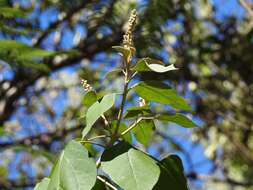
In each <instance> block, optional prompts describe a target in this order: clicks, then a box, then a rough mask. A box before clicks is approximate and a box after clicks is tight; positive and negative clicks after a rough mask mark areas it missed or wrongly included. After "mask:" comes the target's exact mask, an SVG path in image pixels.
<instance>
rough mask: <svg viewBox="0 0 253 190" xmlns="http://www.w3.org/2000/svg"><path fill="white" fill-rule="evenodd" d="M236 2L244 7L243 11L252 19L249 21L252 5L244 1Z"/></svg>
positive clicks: (252, 12) (252, 13) (252, 9)
mask: <svg viewBox="0 0 253 190" xmlns="http://www.w3.org/2000/svg"><path fill="white" fill-rule="evenodd" d="M238 1H239V3H240V4H241V5H242V6H243V7H244V9H245V10H246V11H247V12H248V14H249V15H250V17H252V18H251V19H253V8H252V6H253V5H252V4H250V3H249V2H247V1H245V0H238Z"/></svg>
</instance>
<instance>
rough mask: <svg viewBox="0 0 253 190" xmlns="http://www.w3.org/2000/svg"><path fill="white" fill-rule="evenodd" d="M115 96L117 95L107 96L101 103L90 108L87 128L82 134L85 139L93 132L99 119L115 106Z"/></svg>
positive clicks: (87, 116) (87, 115)
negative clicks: (93, 127)
mask: <svg viewBox="0 0 253 190" xmlns="http://www.w3.org/2000/svg"><path fill="white" fill-rule="evenodd" d="M115 96H116V94H108V95H105V96H104V97H103V99H102V100H101V102H95V103H94V104H93V105H92V106H91V107H89V109H88V111H87V114H86V127H85V128H84V130H83V132H82V135H83V138H84V137H85V136H86V135H87V134H88V132H89V131H90V130H91V127H92V126H93V124H94V123H95V122H96V121H97V119H98V118H99V117H100V116H101V115H103V114H104V113H105V112H106V111H108V110H109V109H110V108H111V107H112V106H113V105H114V102H115Z"/></svg>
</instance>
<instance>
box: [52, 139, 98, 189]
mask: <svg viewBox="0 0 253 190" xmlns="http://www.w3.org/2000/svg"><path fill="white" fill-rule="evenodd" d="M96 176H97V169H96V164H95V162H94V160H93V159H92V158H89V156H88V151H87V150H86V149H85V148H84V147H83V146H82V144H80V143H78V142H76V141H70V142H69V143H68V144H67V146H66V148H65V149H64V150H63V152H62V154H61V157H60V159H59V161H58V162H57V163H56V166H55V167H54V169H53V172H52V174H51V176H50V178H51V181H50V183H49V186H48V190H55V189H62V190H63V189H64V190H73V189H76V190H90V189H91V188H92V187H93V186H94V185H95V182H96Z"/></svg>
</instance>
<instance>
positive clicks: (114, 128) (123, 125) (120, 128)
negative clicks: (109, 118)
mask: <svg viewBox="0 0 253 190" xmlns="http://www.w3.org/2000/svg"><path fill="white" fill-rule="evenodd" d="M116 126H117V121H113V122H112V129H111V131H112V134H113V133H114V132H115V130H116ZM126 129H127V126H126V124H124V123H122V122H121V123H120V125H119V129H118V133H122V132H123V131H125V130H126ZM122 138H123V139H124V140H125V141H126V142H128V143H130V144H131V143H132V138H131V134H130V133H127V134H125V135H124V136H123V137H122Z"/></svg>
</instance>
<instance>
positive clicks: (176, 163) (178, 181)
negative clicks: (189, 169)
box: [153, 155, 188, 190]
mask: <svg viewBox="0 0 253 190" xmlns="http://www.w3.org/2000/svg"><path fill="white" fill-rule="evenodd" d="M158 165H159V167H160V170H161V175H160V177H159V181H158V182H157V184H156V185H155V187H154V188H153V190H167V189H168V188H169V189H173V190H188V187H187V180H186V178H185V176H184V169H183V165H182V161H181V159H180V158H179V157H178V156H176V155H170V156H168V157H166V158H164V159H163V160H162V161H160V162H159V163H158Z"/></svg>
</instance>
